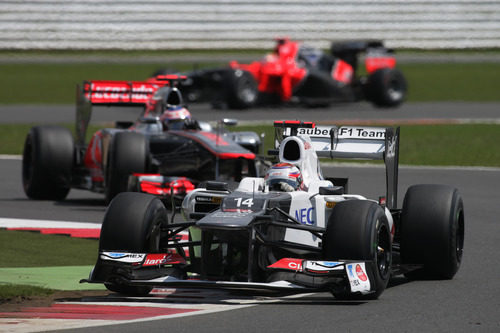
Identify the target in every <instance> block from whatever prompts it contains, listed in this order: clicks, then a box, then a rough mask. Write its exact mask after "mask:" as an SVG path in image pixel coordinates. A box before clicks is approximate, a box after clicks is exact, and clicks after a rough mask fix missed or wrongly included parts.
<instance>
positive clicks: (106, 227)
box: [99, 192, 168, 295]
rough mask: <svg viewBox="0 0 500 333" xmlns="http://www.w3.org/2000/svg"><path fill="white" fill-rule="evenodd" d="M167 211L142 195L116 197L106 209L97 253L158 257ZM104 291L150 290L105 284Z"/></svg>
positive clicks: (133, 292) (139, 292)
mask: <svg viewBox="0 0 500 333" xmlns="http://www.w3.org/2000/svg"><path fill="white" fill-rule="evenodd" d="M167 222H168V218H167V210H166V208H165V206H164V205H163V203H162V202H161V201H160V199H158V198H156V197H154V196H151V195H147V194H143V193H131V192H127V193H120V194H119V195H117V196H116V197H115V198H114V199H113V201H112V202H111V204H110V205H109V207H108V209H107V211H106V214H105V216H104V221H103V223H102V228H101V236H100V239H99V252H101V251H115V252H116V251H118V252H119V251H124V252H132V253H158V252H159V249H160V236H161V227H162V226H163V225H165V224H167ZM104 285H105V286H106V288H107V289H109V290H111V291H114V292H119V293H122V294H126V295H147V294H148V293H149V292H150V291H151V290H152V288H151V287H143V286H140V287H139V286H129V285H125V284H120V283H119V282H116V281H113V282H107V283H105V284H104Z"/></svg>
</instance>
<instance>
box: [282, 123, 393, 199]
mask: <svg viewBox="0 0 500 333" xmlns="http://www.w3.org/2000/svg"><path fill="white" fill-rule="evenodd" d="M274 127H275V148H276V149H277V148H278V147H279V144H280V143H281V141H282V140H283V139H284V138H286V137H288V136H302V135H303V136H308V137H309V138H310V140H311V141H310V142H311V145H312V148H313V149H314V150H315V152H316V154H317V155H318V157H326V158H332V159H333V158H343V159H361V160H383V161H384V163H385V170H386V190H387V191H386V199H387V204H386V205H387V207H388V208H389V209H395V208H396V206H397V188H398V169H399V127H397V128H392V127H374V126H369V127H368V126H335V125H333V126H316V124H315V123H312V122H300V121H275V122H274Z"/></svg>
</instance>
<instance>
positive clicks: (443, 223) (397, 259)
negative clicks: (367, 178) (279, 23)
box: [83, 121, 464, 299]
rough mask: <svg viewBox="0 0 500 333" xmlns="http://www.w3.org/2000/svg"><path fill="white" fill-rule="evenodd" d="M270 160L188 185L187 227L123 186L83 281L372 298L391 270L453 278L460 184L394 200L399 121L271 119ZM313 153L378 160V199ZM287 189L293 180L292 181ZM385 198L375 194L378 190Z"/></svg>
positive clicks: (419, 188)
mask: <svg viewBox="0 0 500 333" xmlns="http://www.w3.org/2000/svg"><path fill="white" fill-rule="evenodd" d="M275 127H276V128H277V130H279V131H280V132H279V133H278V136H277V141H276V142H277V143H278V144H279V148H278V149H277V150H276V151H275V153H276V155H278V156H279V163H278V164H275V165H273V166H272V167H271V168H270V169H269V170H268V171H267V172H266V176H265V177H264V178H262V177H246V178H244V179H242V181H241V182H240V183H239V186H238V187H237V188H236V189H235V190H234V191H231V190H230V189H229V188H228V187H227V184H225V183H222V182H213V183H208V184H207V186H206V187H204V188H198V189H196V190H194V191H192V192H190V193H189V194H188V195H187V196H186V197H185V198H184V201H183V204H182V210H183V213H184V216H185V217H187V218H188V221H187V222H181V223H174V221H172V220H170V221H169V220H168V218H167V210H166V208H165V206H164V205H163V204H162V202H160V200H158V199H157V198H155V197H152V196H148V195H145V194H141V193H121V194H120V195H118V196H117V197H116V198H115V200H113V201H112V203H111V205H110V206H109V207H108V210H107V212H106V215H105V217H104V221H103V224H102V229H101V237H100V241H99V254H98V259H97V263H96V265H95V267H94V269H93V270H92V272H91V274H90V278H89V279H87V280H83V281H85V282H92V283H104V285H105V286H106V287H107V288H108V289H110V290H112V291H117V292H120V293H123V294H128V295H137V294H147V293H149V291H150V290H151V289H152V288H153V287H192V288H227V289H243V290H248V289H256V290H279V291H289V292H299V293H300V292H310V291H329V292H331V293H333V295H334V296H335V297H336V298H340V299H352V298H358V299H359V298H362V299H366V298H377V297H378V296H379V295H380V294H381V293H382V292H383V291H384V290H385V288H386V286H387V283H388V281H389V279H390V278H391V277H392V276H396V275H400V274H406V275H407V276H410V277H418V276H421V277H426V278H429V277H432V278H443V279H451V278H452V277H453V276H454V275H455V273H456V272H457V271H458V269H459V267H460V264H461V260H462V251H463V245H464V206H463V201H462V198H461V196H460V193H459V192H458V190H457V189H455V188H453V187H451V186H446V185H433V184H432V185H429V184H424V185H414V186H411V187H410V188H409V189H408V191H407V192H406V195H405V198H404V202H403V205H402V208H398V207H397V188H398V186H397V183H398V156H399V128H397V129H394V128H379V127H360V126H342V127H337V126H331V127H315V126H314V124H313V123H302V122H298V121H289V122H282V121H279V122H275ZM318 157H329V158H356V159H379V160H384V162H385V165H386V178H387V182H386V185H387V186H386V188H385V189H381V192H382V191H385V195H382V196H381V197H379V198H378V199H377V200H371V199H368V198H366V197H364V196H362V195H358V194H352V193H348V191H347V180H346V179H337V178H324V177H323V175H322V173H321V168H320V166H319V160H318ZM294 185H295V186H294ZM382 193H384V192H382Z"/></svg>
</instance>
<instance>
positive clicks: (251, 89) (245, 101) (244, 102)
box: [226, 69, 259, 109]
mask: <svg viewBox="0 0 500 333" xmlns="http://www.w3.org/2000/svg"><path fill="white" fill-rule="evenodd" d="M228 75H229V77H228V79H227V82H226V90H227V92H226V94H227V95H226V103H227V106H228V107H229V108H230V109H248V108H250V107H252V106H253V105H254V104H255V103H256V102H257V97H258V93H259V91H258V89H257V82H256V81H255V79H254V77H253V76H252V74H250V73H249V72H247V71H243V70H240V69H237V70H234V71H229V72H228Z"/></svg>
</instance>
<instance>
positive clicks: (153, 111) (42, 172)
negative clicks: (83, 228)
mask: <svg viewBox="0 0 500 333" xmlns="http://www.w3.org/2000/svg"><path fill="white" fill-rule="evenodd" d="M180 80H181V78H179V77H177V76H162V77H155V78H152V79H149V80H148V81H143V82H131V81H86V82H84V84H83V87H82V88H81V89H80V88H78V104H77V114H76V139H74V138H73V135H72V134H71V132H70V131H69V130H68V129H67V128H64V127H59V126H36V127H33V128H32V129H31V130H30V132H29V133H28V136H27V137H26V141H25V145H24V152H23V171H22V176H23V186H24V191H25V193H26V195H27V196H28V197H29V198H32V199H42V200H44V199H45V200H63V199H64V198H65V197H66V195H67V194H68V192H69V191H70V189H71V188H79V189H86V190H90V191H93V192H100V193H104V194H105V196H106V200H107V201H111V199H112V198H113V197H114V196H115V195H116V194H118V193H120V192H123V191H127V190H129V191H138V192H145V193H151V194H155V195H158V196H160V197H163V198H167V197H170V196H171V195H172V194H173V195H175V196H176V197H181V198H182V196H183V195H185V194H186V193H187V192H189V191H191V190H193V189H194V188H195V187H196V186H197V185H198V184H199V183H200V182H203V181H207V180H212V179H225V180H227V181H235V182H237V181H239V180H241V178H242V177H244V176H255V175H258V172H259V166H258V158H257V154H258V153H259V148H260V137H259V136H258V135H257V134H256V133H254V132H227V131H225V130H224V128H223V126H224V125H225V124H229V123H235V121H234V120H228V119H225V120H224V119H223V120H220V121H219V122H218V123H217V124H218V125H217V128H215V129H214V128H212V126H211V125H210V124H208V123H202V122H197V121H196V120H195V119H193V118H191V116H190V113H189V111H188V110H187V109H186V108H185V106H184V104H183V101H182V96H181V94H180V92H179V90H178V89H177V88H176V87H175V84H176V83H177V82H178V81H180ZM92 105H118V106H137V105H143V106H144V111H143V113H142V115H141V117H140V118H139V119H138V120H137V121H136V122H117V123H116V127H115V128H104V129H101V130H99V131H97V132H96V133H94V135H93V136H92V138H91V140H90V142H89V143H87V142H86V140H85V137H86V132H87V127H88V124H89V121H90V117H91V113H92Z"/></svg>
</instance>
